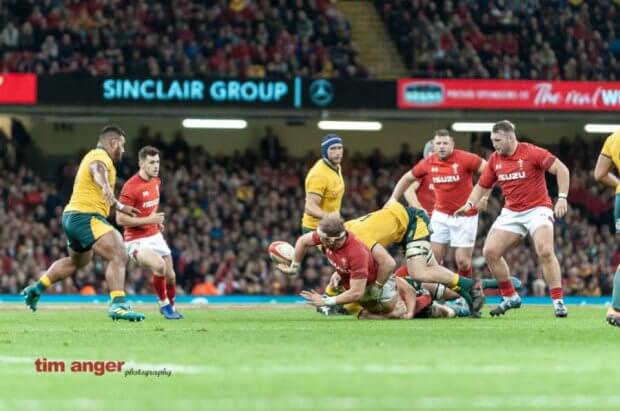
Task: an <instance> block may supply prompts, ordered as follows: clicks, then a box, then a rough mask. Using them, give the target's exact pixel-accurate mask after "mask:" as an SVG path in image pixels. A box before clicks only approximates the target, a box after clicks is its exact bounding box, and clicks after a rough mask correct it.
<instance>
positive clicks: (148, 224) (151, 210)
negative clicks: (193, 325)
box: [116, 146, 183, 320]
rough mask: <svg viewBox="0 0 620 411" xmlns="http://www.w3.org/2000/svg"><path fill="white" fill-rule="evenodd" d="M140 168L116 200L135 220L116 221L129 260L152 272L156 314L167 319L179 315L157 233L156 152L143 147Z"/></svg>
mask: <svg viewBox="0 0 620 411" xmlns="http://www.w3.org/2000/svg"><path fill="white" fill-rule="evenodd" d="M138 163H139V166H140V169H139V170H138V172H137V173H136V174H134V175H133V176H132V177H131V178H130V179H129V180H127V182H126V183H125V185H124V186H123V189H122V190H121V195H120V200H121V202H122V203H123V204H128V205H131V206H133V207H135V208H136V209H137V210H138V215H136V216H135V217H132V216H129V215H125V214H117V215H116V222H117V223H118V224H119V225H122V226H123V227H125V233H124V237H125V245H126V247H127V253H128V254H129V257H130V258H133V259H134V260H135V261H136V262H137V263H138V264H139V265H141V266H143V267H147V268H148V269H149V270H151V271H153V278H152V282H153V289H154V290H155V293H156V294H157V298H158V299H159V312H160V313H161V314H162V315H163V316H164V317H165V318H166V319H168V320H179V319H182V318H183V316H182V315H181V314H180V313H179V312H177V311H176V310H175V307H174V297H175V294H176V275H175V272H174V268H173V266H172V258H171V256H170V248H169V247H168V244H167V243H166V240H165V239H164V236H163V235H162V233H161V230H162V229H163V227H164V225H163V224H164V213H158V212H157V207H158V205H159V186H160V184H161V180H160V179H159V177H158V176H159V165H160V157H159V150H158V149H157V148H155V147H152V146H145V147H142V148H141V149H140V151H139V152H138Z"/></svg>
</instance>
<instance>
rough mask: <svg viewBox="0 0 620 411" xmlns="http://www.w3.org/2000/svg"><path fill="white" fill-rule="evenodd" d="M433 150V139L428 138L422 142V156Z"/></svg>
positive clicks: (429, 153)
mask: <svg viewBox="0 0 620 411" xmlns="http://www.w3.org/2000/svg"><path fill="white" fill-rule="evenodd" d="M434 152H435V146H434V145H433V140H428V141H427V142H426V144H424V150H422V156H423V157H424V158H428V157H429V156H430V155H431V154H433V153H434Z"/></svg>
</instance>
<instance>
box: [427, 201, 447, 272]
mask: <svg viewBox="0 0 620 411" xmlns="http://www.w3.org/2000/svg"><path fill="white" fill-rule="evenodd" d="M449 219H450V217H449V216H448V215H446V214H444V213H442V212H440V211H436V212H435V213H434V214H433V216H432V217H431V220H430V224H429V225H430V228H431V231H432V232H431V248H432V250H433V255H434V256H435V259H436V260H437V262H438V263H439V264H443V259H444V257H445V256H446V253H447V252H448V248H450V227H449V226H448V220H449Z"/></svg>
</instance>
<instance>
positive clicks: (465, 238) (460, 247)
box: [390, 130, 486, 277]
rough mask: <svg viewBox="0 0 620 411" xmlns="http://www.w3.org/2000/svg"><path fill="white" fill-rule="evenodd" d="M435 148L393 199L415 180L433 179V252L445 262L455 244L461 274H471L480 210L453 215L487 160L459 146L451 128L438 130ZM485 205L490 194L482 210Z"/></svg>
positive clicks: (402, 182)
mask: <svg viewBox="0 0 620 411" xmlns="http://www.w3.org/2000/svg"><path fill="white" fill-rule="evenodd" d="M433 147H434V154H432V155H430V156H429V157H428V158H425V159H423V160H421V161H420V162H418V163H417V164H416V165H415V166H414V167H413V168H412V169H411V171H410V172H407V173H405V174H404V175H403V176H402V177H401V178H400V180H399V181H398V183H397V184H396V186H395V187H394V191H393V192H392V196H391V198H390V200H398V199H399V198H400V197H401V195H402V194H403V193H404V192H405V190H407V188H408V187H409V186H410V185H411V184H413V183H414V182H415V181H417V180H419V179H425V178H430V181H431V183H432V184H433V188H434V193H435V206H434V212H433V214H432V218H431V227H432V229H433V233H432V234H431V244H432V248H433V254H434V255H435V258H437V261H438V262H439V263H440V264H441V263H442V261H443V258H444V255H445V254H446V252H447V251H448V248H449V247H454V248H455V253H454V257H455V260H456V265H457V269H458V272H459V274H460V275H462V276H465V277H471V275H472V266H471V258H472V254H473V251H474V245H475V243H476V233H477V231H478V211H477V209H476V208H472V209H470V210H469V211H468V212H467V213H465V215H462V216H454V215H453V214H454V212H455V211H456V210H457V209H458V208H459V207H460V206H461V205H462V204H463V202H464V201H466V200H467V198H468V197H469V195H470V193H471V190H472V188H473V184H472V177H473V176H474V175H475V174H477V173H481V172H482V170H483V169H484V167H485V165H486V161H484V160H483V159H482V158H481V157H479V156H477V155H476V154H473V153H469V152H467V151H463V150H458V149H455V148H454V139H453V138H452V136H451V135H450V133H449V132H448V130H437V131H436V132H435V137H434V139H433ZM485 206H486V197H485V198H484V200H483V202H482V204H479V205H478V209H479V208H481V207H485Z"/></svg>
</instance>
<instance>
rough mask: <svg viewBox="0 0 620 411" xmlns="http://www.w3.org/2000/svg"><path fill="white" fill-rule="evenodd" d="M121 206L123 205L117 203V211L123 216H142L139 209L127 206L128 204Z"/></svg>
mask: <svg viewBox="0 0 620 411" xmlns="http://www.w3.org/2000/svg"><path fill="white" fill-rule="evenodd" d="M119 204H121V203H117V205H116V211H119V212H121V213H123V214H127V215H129V216H131V217H137V216H139V215H140V210H138V209H137V208H135V207H132V206H130V205H127V204H121V206H119Z"/></svg>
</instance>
